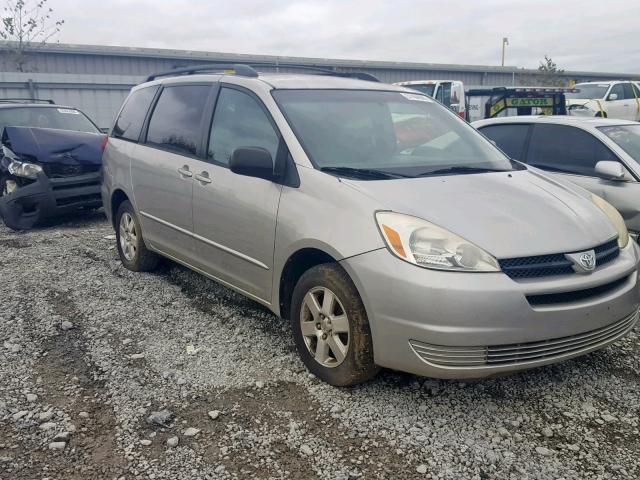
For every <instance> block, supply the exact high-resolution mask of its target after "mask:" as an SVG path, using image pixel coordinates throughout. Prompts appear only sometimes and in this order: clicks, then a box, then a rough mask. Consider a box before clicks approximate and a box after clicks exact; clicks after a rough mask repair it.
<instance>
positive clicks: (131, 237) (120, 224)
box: [116, 200, 160, 272]
mask: <svg viewBox="0 0 640 480" xmlns="http://www.w3.org/2000/svg"><path fill="white" fill-rule="evenodd" d="M116 245H117V247H118V254H119V255H120V261H121V262H122V264H123V265H124V266H125V267H126V268H128V269H129V270H132V271H134V272H150V271H152V270H155V269H156V268H157V267H158V263H159V261H160V257H159V256H158V254H156V253H154V252H152V251H151V250H148V249H147V247H146V245H145V244H144V239H143V238H142V228H141V227H140V221H139V220H138V216H137V215H136V212H135V210H134V209H133V205H131V203H130V202H129V201H128V200H125V201H124V202H122V203H121V204H120V207H119V208H118V213H117V214H116Z"/></svg>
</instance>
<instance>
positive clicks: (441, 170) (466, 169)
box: [417, 166, 511, 177]
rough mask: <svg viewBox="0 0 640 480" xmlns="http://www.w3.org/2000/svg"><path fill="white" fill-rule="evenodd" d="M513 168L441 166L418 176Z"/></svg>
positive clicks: (485, 171) (487, 171) (499, 170)
mask: <svg viewBox="0 0 640 480" xmlns="http://www.w3.org/2000/svg"><path fill="white" fill-rule="evenodd" d="M510 171H511V170H505V169H502V168H484V167H462V166H457V167H447V168H439V169H437V170H430V171H428V172H424V173H421V174H419V175H417V176H418V177H426V176H429V175H454V174H456V173H489V172H510Z"/></svg>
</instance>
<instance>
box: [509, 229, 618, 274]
mask: <svg viewBox="0 0 640 480" xmlns="http://www.w3.org/2000/svg"><path fill="white" fill-rule="evenodd" d="M593 250H594V251H595V253H596V268H597V267H600V266H602V265H605V264H607V263H609V262H611V261H613V260H615V259H616V257H617V256H618V255H620V248H619V247H618V239H613V240H611V241H609V242H607V243H603V244H602V245H598V246H597V247H595V248H594V249H593ZM567 253H576V252H567ZM564 255H565V254H564V253H554V254H550V255H537V256H534V257H518V258H504V259H502V260H498V263H499V264H500V268H501V269H502V271H503V272H504V273H506V274H507V275H508V276H509V277H511V278H514V279H519V278H538V277H548V276H552V275H570V274H573V273H575V272H574V270H573V267H572V265H573V264H572V263H571V261H570V260H567V259H566V258H565V256H564Z"/></svg>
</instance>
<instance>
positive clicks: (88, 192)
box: [0, 99, 107, 230]
mask: <svg viewBox="0 0 640 480" xmlns="http://www.w3.org/2000/svg"><path fill="white" fill-rule="evenodd" d="M0 132H1V137H0V140H1V142H2V145H1V150H0V216H2V218H3V219H4V223H5V224H6V225H7V226H8V227H9V228H12V229H14V230H22V229H28V228H32V227H33V226H34V225H36V224H37V223H39V222H40V221H42V220H44V219H46V218H49V217H52V216H56V215H60V214H65V213H69V212H72V211H75V210H78V209H82V208H98V207H100V206H101V205H102V200H101V197H100V178H101V168H102V151H103V150H104V146H105V143H106V140H107V138H106V136H105V135H104V134H102V133H101V132H100V130H99V129H98V127H97V126H96V125H95V124H94V123H93V122H92V121H91V120H90V119H89V118H88V117H87V116H86V115H85V114H84V113H82V112H81V111H80V110H77V109H76V108H73V107H65V106H61V105H56V104H54V102H53V101H51V100H32V99H4V100H3V99H0Z"/></svg>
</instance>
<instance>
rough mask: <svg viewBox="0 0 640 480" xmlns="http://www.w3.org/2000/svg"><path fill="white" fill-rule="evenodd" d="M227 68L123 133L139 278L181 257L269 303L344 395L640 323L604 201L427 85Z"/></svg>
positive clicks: (111, 198)
mask: <svg viewBox="0 0 640 480" xmlns="http://www.w3.org/2000/svg"><path fill="white" fill-rule="evenodd" d="M215 68H222V67H215ZM213 69H214V67H212V66H204V67H199V68H191V69H189V68H185V69H181V70H177V71H174V72H170V73H165V74H159V75H156V76H152V77H150V78H149V81H147V82H146V83H143V84H141V85H138V86H136V87H135V88H133V90H132V91H131V93H130V95H129V97H128V98H127V100H126V101H125V103H124V106H123V107H122V110H121V111H120V113H119V114H118V116H117V119H116V121H115V124H114V125H113V127H112V130H111V132H110V137H109V141H108V145H107V147H106V150H105V155H104V185H103V188H102V194H103V199H104V205H105V208H106V212H107V214H108V216H109V218H110V219H111V221H112V222H113V226H114V228H115V231H116V241H117V248H118V252H119V254H120V258H121V260H122V263H123V264H124V266H125V267H126V268H128V269H130V270H133V271H149V270H152V269H153V268H155V267H156V265H157V264H158V260H159V258H160V257H166V258H169V259H171V260H173V261H175V262H178V263H181V264H183V265H186V266H187V267H189V268H191V269H193V270H195V271H196V272H199V273H201V274H203V275H205V276H207V277H209V278H211V279H214V280H216V281H217V282H220V283H221V284H223V285H226V286H228V287H231V288H233V289H234V290H236V291H238V292H240V293H242V294H244V295H246V296H247V297H249V298H252V299H254V300H255V301H257V302H260V303H262V304H264V305H266V306H267V307H268V308H269V309H271V310H272V311H273V312H274V313H275V314H277V315H280V316H281V317H283V318H286V319H289V320H290V321H291V324H292V327H293V336H294V341H295V343H296V346H297V349H298V351H299V354H300V356H301V358H302V360H303V361H304V363H305V364H306V366H307V367H308V368H309V370H310V371H311V372H313V373H314V374H315V375H316V376H318V377H319V378H321V379H322V380H324V381H326V382H328V383H330V384H332V385H351V384H355V383H358V382H362V381H365V380H367V379H369V378H371V377H373V376H374V375H375V374H376V373H377V371H378V370H379V368H380V367H386V368H392V369H396V370H402V371H406V372H411V373H414V374H418V375H424V376H430V377H436V378H461V379H462V378H481V377H488V376H493V375H499V374H503V373H506V372H513V371H517V370H522V369H526V368H531V367H536V366H540V365H546V364H550V363H554V362H558V361H561V360H565V359H568V358H572V357H576V356H578V355H582V354H585V353H587V352H590V351H593V350H596V349H599V348H602V347H604V346H606V345H609V344H610V343H612V342H614V341H616V340H617V339H619V338H621V337H622V336H624V335H625V334H627V333H628V332H629V331H630V330H631V329H632V328H633V327H634V325H635V323H636V320H637V310H638V303H639V293H638V286H637V273H636V269H637V265H638V258H639V257H638V248H639V247H638V245H637V244H636V243H635V242H630V241H629V236H628V232H627V229H626V227H625V224H624V222H623V221H622V218H621V216H620V215H619V213H618V212H617V211H616V210H615V209H614V208H613V207H611V206H610V205H609V204H608V203H607V202H605V201H604V200H603V199H601V198H600V197H598V196H595V195H592V194H591V193H589V192H587V191H586V190H583V189H581V188H580V187H577V186H574V185H572V184H570V183H568V182H564V181H562V180H559V179H554V178H550V177H547V176H546V175H545V174H543V173H541V172H540V171H538V170H536V169H534V168H532V167H529V166H526V165H524V164H522V163H519V162H516V161H513V160H510V159H509V158H507V157H506V156H505V155H504V154H503V153H501V151H500V150H499V149H497V148H496V147H495V146H494V145H493V144H491V143H490V142H489V141H488V140H487V139H485V138H484V137H483V136H482V135H480V134H479V133H477V132H476V131H475V130H474V129H473V128H472V127H471V126H470V125H468V124H467V123H466V122H464V121H463V120H461V119H460V118H458V117H457V116H456V115H455V114H454V113H453V112H451V111H450V110H448V109H447V108H445V107H443V106H442V105H440V104H438V103H437V102H436V101H434V100H432V99H431V98H429V97H428V96H426V95H423V94H420V93H418V92H416V91H414V90H409V89H406V88H403V87H399V86H392V85H385V84H382V83H377V82H374V81H370V80H367V79H366V76H364V75H359V76H360V77H361V78H358V79H356V78H347V77H348V76H347V75H346V74H337V73H336V74H334V75H332V74H328V73H326V72H319V74H278V73H257V72H256V71H255V70H254V69H252V68H251V67H249V66H245V65H238V66H235V67H234V69H233V70H227V71H223V72H222V73H215V72H214V71H213Z"/></svg>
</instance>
